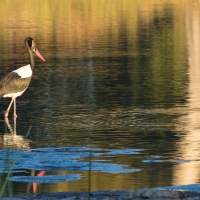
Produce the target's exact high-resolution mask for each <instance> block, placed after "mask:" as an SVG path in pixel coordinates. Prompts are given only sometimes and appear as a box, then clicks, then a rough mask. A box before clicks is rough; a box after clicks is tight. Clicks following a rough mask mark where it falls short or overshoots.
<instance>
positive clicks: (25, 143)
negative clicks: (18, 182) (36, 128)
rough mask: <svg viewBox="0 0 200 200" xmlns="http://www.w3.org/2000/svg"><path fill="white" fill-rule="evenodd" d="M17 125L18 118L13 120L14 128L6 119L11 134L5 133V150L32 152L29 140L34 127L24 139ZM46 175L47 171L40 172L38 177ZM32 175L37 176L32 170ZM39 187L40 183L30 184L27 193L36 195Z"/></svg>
mask: <svg viewBox="0 0 200 200" xmlns="http://www.w3.org/2000/svg"><path fill="white" fill-rule="evenodd" d="M16 124H17V119H16V117H14V118H13V127H12V126H11V124H10V122H9V119H8V118H5V125H6V127H7V129H8V130H9V132H10V133H6V132H7V131H5V134H4V138H3V140H4V145H3V148H4V149H20V150H29V151H30V150H31V148H30V141H29V140H28V139H27V138H28V136H29V134H30V132H31V128H32V126H29V128H28V131H27V133H26V136H25V137H23V136H21V135H17V133H16ZM28 171H29V170H28ZM28 171H27V170H26V171H25V173H30V171H29V172H28ZM45 173H46V172H45V171H40V172H38V173H37V176H43V175H45ZM30 175H31V176H35V170H31V173H30ZM37 186H38V183H36V182H33V183H28V186H27V193H32V192H31V191H33V193H34V194H36V193H37V188H38V187H37Z"/></svg>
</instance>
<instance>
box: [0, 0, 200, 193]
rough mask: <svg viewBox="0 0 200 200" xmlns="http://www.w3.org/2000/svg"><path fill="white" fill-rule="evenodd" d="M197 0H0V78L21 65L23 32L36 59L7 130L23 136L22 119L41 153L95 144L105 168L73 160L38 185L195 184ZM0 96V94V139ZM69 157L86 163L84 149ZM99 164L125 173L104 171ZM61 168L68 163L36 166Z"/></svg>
mask: <svg viewBox="0 0 200 200" xmlns="http://www.w3.org/2000/svg"><path fill="white" fill-rule="evenodd" d="M199 4H200V3H199V1H195V3H194V2H193V1H189V0H188V1H187V0H185V1H172V0H164V1H162V2H161V1H159V0H153V1H132V0H123V1H122V0H116V1H106V0H99V1H92V0H84V1H82V0H73V1H70V0H69V1H68V0H66V1H58V2H57V3H55V1H51V0H48V1H47V0H44V1H39V0H35V1H34V2H33V1H25V0H21V1H17V0H13V1H12V2H11V1H7V0H2V1H1V2H0V10H1V12H0V28H1V34H0V54H1V56H0V64H1V65H0V66H1V67H0V77H2V76H4V75H5V74H6V73H8V72H10V71H12V70H14V69H16V68H18V67H20V66H23V65H24V64H27V62H28V55H27V52H26V49H25V47H24V43H23V41H24V39H25V38H26V37H27V36H31V37H33V38H34V40H35V42H36V44H37V47H38V49H39V50H40V52H41V54H42V55H43V56H44V58H45V59H46V62H42V61H40V60H39V59H37V58H35V62H36V64H35V65H36V66H35V69H34V75H33V78H32V81H31V84H30V86H29V88H28V89H27V91H26V92H25V93H24V94H23V95H22V96H21V97H19V98H18V99H17V114H18V118H17V122H16V132H17V135H18V136H19V137H21V140H23V137H22V136H25V135H26V133H27V130H28V128H29V127H30V126H31V127H32V129H31V132H30V134H29V136H28V140H27V141H26V144H27V149H29V150H34V151H40V150H41V151H42V152H44V151H45V152H47V153H49V151H50V150H51V151H52V148H65V150H64V151H66V153H67V152H68V153H69V152H71V153H70V155H75V153H77V152H79V150H78V151H77V149H76V148H81V149H82V150H83V149H85V148H86V149H87V148H88V149H87V150H86V151H85V150H84V151H83V152H91V151H94V152H96V153H97V154H95V155H92V160H97V161H99V162H100V161H101V162H100V163H101V164H102V166H104V167H105V170H100V168H101V166H100V168H98V166H96V168H94V169H92V171H91V173H89V172H88V170H87V169H85V168H81V169H80V170H79V171H78V174H79V175H80V177H79V178H78V179H77V180H74V179H72V180H71V181H67V182H61V183H41V184H40V185H39V186H38V187H39V189H38V190H39V192H60V191H88V189H89V188H90V190H135V189H138V188H141V187H156V186H169V185H178V184H190V183H199V181H200V174H199V173H200V162H199V160H200V149H199V145H200V139H199V134H200V122H199V117H200V78H199V76H200V57H199V54H200V36H199V30H200V5H199ZM9 101H10V100H9V99H1V100H0V109H1V113H2V114H1V121H0V132H1V134H2V136H1V143H3V142H2V141H3V140H5V137H6V136H5V134H4V133H5V132H6V131H5V123H4V117H3V111H5V110H6V108H7V106H8V104H9ZM11 114H12V113H10V116H9V118H10V123H11V125H13V124H12V123H13V122H12V115H11ZM21 140H19V143H21ZM2 148H3V147H2ZM68 148H72V149H73V151H69V149H68ZM74 149H75V150H74ZM82 150H81V151H82ZM117 150H119V152H118V153H114V154H113V152H112V151H117ZM53 151H55V152H59V151H58V149H55V150H53ZM55 152H54V153H55ZM98 152H100V154H99V153H98ZM102 152H103V153H102ZM108 152H109V153H108ZM55 154H56V153H55ZM31 155H32V154H31ZM56 155H57V154H56ZM48 156H49V157H48V160H51V155H48ZM59 156H63V154H62V155H58V157H59ZM93 156H94V157H93ZM44 157H45V156H43V157H42V158H41V159H44ZM33 158H34V159H33V160H35V159H37V158H36V157H33ZM76 158H77V159H78V160H79V161H80V160H83V161H88V160H89V158H90V161H91V155H90V156H88V157H87V156H85V154H84V155H82V156H81V157H76ZM70 159H71V158H70ZM23 162H24V161H23V160H22V163H23ZM46 162H47V161H46ZM103 162H104V163H108V162H109V163H111V164H112V167H114V166H116V164H118V165H119V166H120V167H122V168H123V169H130V171H128V172H127V171H123V170H122V171H120V170H119V169H118V170H119V171H118V173H112V170H111V171H109V170H107V167H108V166H107V165H103ZM76 164H77V163H76ZM123 165H124V167H123ZM77 166H79V165H78V164H77ZM109 166H110V165H109ZM122 168H120V169H122ZM113 169H114V168H113ZM131 169H135V170H132V171H131ZM62 174H65V175H67V174H77V171H76V170H74V171H73V169H72V170H70V171H68V170H67V168H66V170H63V168H62V170H59V171H56V172H52V171H51V172H50V171H49V172H48V171H47V172H46V175H62ZM79 175H78V176H79ZM27 187H28V186H27V183H21V182H14V193H25V192H26V191H27Z"/></svg>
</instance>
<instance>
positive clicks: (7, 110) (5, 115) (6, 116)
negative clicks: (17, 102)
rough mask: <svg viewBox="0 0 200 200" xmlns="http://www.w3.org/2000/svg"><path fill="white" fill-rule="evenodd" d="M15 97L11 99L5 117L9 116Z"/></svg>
mask: <svg viewBox="0 0 200 200" xmlns="http://www.w3.org/2000/svg"><path fill="white" fill-rule="evenodd" d="M14 99H15V98H12V100H11V102H10V104H9V106H8V108H7V110H6V112H5V118H7V117H8V113H9V111H10V107H11V106H12V103H13V101H14Z"/></svg>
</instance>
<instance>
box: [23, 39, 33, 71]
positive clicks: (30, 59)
mask: <svg viewBox="0 0 200 200" xmlns="http://www.w3.org/2000/svg"><path fill="white" fill-rule="evenodd" d="M25 45H26V48H27V50H28V54H29V62H30V65H31V69H32V70H33V69H34V66H35V62H34V57H33V52H32V50H31V48H30V46H29V44H28V41H27V40H25Z"/></svg>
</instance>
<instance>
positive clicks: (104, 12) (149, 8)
mask: <svg viewBox="0 0 200 200" xmlns="http://www.w3.org/2000/svg"><path fill="white" fill-rule="evenodd" d="M199 4H200V3H199V1H195V2H194V1H190V0H184V1H183V0H178V1H173V0H163V1H160V0H153V1H142V0H137V1H132V0H116V1H107V0H98V1H93V0H83V1H80V0H73V1H70V0H66V1H58V2H56V3H55V1H53V0H44V1H40V0H34V1H27V0H21V1H18V0H12V1H9V0H2V1H0V30H1V34H0V44H1V45H0V50H1V52H2V53H1V56H0V63H3V65H2V67H1V69H4V68H6V70H8V71H10V69H13V68H14V64H13V63H14V61H13V60H14V59H20V61H22V58H19V55H20V56H21V54H22V57H23V58H24V57H26V56H25V55H24V52H25V50H24V47H23V40H24V38H26V37H27V36H32V37H33V38H34V39H35V40H36V43H37V44H38V45H39V47H40V50H41V47H42V50H41V52H42V54H43V55H44V57H45V58H46V60H47V63H45V64H44V66H45V65H46V66H47V65H49V63H50V62H51V59H52V57H53V58H56V59H60V58H66V57H67V58H83V57H94V56H98V57H101V56H102V57H110V56H119V57H120V56H123V55H128V56H133V57H137V55H138V54H142V53H143V51H142V50H141V47H140V46H139V45H138V38H140V39H141V40H142V39H143V38H146V37H147V36H149V35H151V34H152V32H153V35H152V36H151V38H152V41H153V42H152V46H153V47H152V48H151V49H150V52H148V51H145V53H146V54H150V53H151V59H150V61H149V64H150V79H151V83H153V84H155V87H154V90H153V91H152V96H153V97H159V95H160V91H162V90H163V89H162V87H161V85H162V84H164V83H165V82H169V83H171V82H172V83H173V87H174V88H181V87H182V85H183V83H184V80H185V77H180V82H177V81H174V80H176V79H178V78H179V73H177V71H178V70H180V72H184V71H186V72H187V73H188V77H189V80H190V82H189V85H188V99H189V103H188V106H189V112H188V115H187V116H183V117H180V118H179V119H178V120H179V123H177V124H181V125H182V124H184V125H185V126H184V128H182V127H180V126H179V125H176V129H177V131H180V129H181V131H184V133H186V134H185V135H184V136H183V137H182V138H181V139H180V141H179V142H177V148H176V152H175V153H176V154H177V155H180V158H182V159H187V158H188V159H190V160H191V159H192V160H195V159H196V158H198V156H199V153H198V151H196V149H198V147H199V142H198V138H199V136H198V135H199V123H198V119H199V117H200V115H199V111H197V109H199V102H200V101H199V100H200V96H199V85H200V82H199V80H200V79H199V74H200V71H199V69H200V66H199V63H200V59H199V53H200V50H199V49H200V44H199V29H200V26H199V24H200V22H199V13H200V10H199V9H200V5H199ZM193 8H195V10H194V9H193ZM163 16H172V17H171V18H172V19H171V18H170V17H169V18H167V17H166V18H164V17H163ZM167 19H168V20H171V26H170V27H165V28H163V29H161V33H158V32H156V31H155V32H154V31H153V28H154V26H153V25H155V26H156V24H157V23H158V21H162V20H167ZM158 25H160V24H159V23H158ZM191 30H192V31H191ZM124 35H125V36H126V38H127V41H126V42H124V43H121V41H120V39H121V38H122V37H123V36H124ZM142 36H143V37H142ZM186 42H187V47H186V46H185V44H186ZM54 46H56V50H54ZM15 49H17V50H18V51H19V52H16V51H15ZM116 49H118V51H116ZM124 49H126V51H125V50H124ZM43 52H44V53H43ZM171 52H173V53H171ZM186 52H187V53H188V55H187V56H188V58H187V59H188V62H189V68H188V69H185V68H184V67H183V65H182V62H181V58H182V56H183V55H186V54H187V53H186ZM166 54H168V55H169V58H168V60H169V62H172V63H173V66H175V67H174V68H173V69H172V70H171V71H170V72H171V74H170V76H169V77H170V78H171V79H170V80H167V78H166V73H167V72H168V71H167V70H166V71H163V68H159V66H163V65H166V66H168V65H167V64H168V63H165V62H164V59H163V58H164V57H165V56H166ZM9 58H13V60H9ZM136 60H137V58H136ZM7 61H8V62H7ZM5 63H6V64H5ZM138 63H139V61H138V62H136V65H137V64H138ZM9 64H10V65H9ZM38 65H40V64H38ZM10 66H11V67H10ZM54 67H55V66H54ZM138 67H142V66H138ZM41 70H44V69H41ZM48 70H49V71H53V70H54V68H53V67H52V66H51V68H49V69H48ZM187 70H188V71H187ZM91 71H92V70H91ZM91 71H90V72H91ZM61 72H62V71H61ZM104 72H105V71H104ZM69 73H70V75H71V76H74V74H75V73H77V71H75V72H74V71H73V72H72V71H71V72H69ZM85 73H87V72H85ZM91 73H92V72H91ZM95 73H96V74H101V73H102V71H101V69H99V70H98V69H97V70H96V72H95ZM105 73H110V74H112V69H107V71H106V72H105ZM0 75H3V74H2V72H0ZM115 75H116V74H115ZM147 75H148V74H147ZM66 76H69V74H68V75H66ZM113 76H114V75H113ZM117 76H118V75H116V77H117ZM131 76H132V80H135V79H136V78H138V76H135V74H134V73H132V74H131ZM177 77H178V78H177ZM132 88H134V89H135V91H136V92H135V95H138V94H137V92H138V89H137V88H135V86H134V85H132ZM45 89H47V91H49V90H50V89H49V88H48V87H47V88H45ZM171 92H172V93H173V92H174V91H173V90H172V91H171ZM176 92H177V91H176ZM178 92H180V93H181V92H182V93H184V92H183V91H178ZM174 93H175V92H174ZM163 98H165V97H163ZM179 105H180V104H179V103H177V106H179ZM181 109H182V108H181ZM187 109H188V108H187ZM187 109H186V111H188V110H187ZM177 110H179V109H177ZM177 110H176V111H177ZM179 111H180V112H184V113H185V110H183V111H182V110H179ZM159 112H160V111H159ZM163 112H165V113H166V112H174V110H173V111H169V110H164V111H163ZM48 117H49V116H48ZM186 121H187V123H185V122H186ZM183 129H184V130H183ZM196 152H197V153H196ZM172 171H173V175H172V176H173V177H174V178H172V179H171V180H167V181H166V180H162V181H160V182H159V180H157V181H158V183H159V184H160V186H162V185H170V184H188V183H194V182H197V180H198V174H199V167H198V163H196V162H189V163H181V164H177V165H176V166H174V168H173V169H172ZM84 173H87V172H84ZM142 173H143V172H142ZM142 173H138V174H139V175H136V177H137V178H136V180H133V182H135V184H133V185H131V184H130V182H128V181H127V183H126V181H125V180H128V179H129V176H130V175H129V174H126V175H121V174H118V175H115V178H114V183H113V177H112V175H107V176H106V178H105V177H104V176H102V174H101V173H98V172H94V173H92V188H91V190H102V189H127V190H128V189H136V188H138V187H140V186H143V185H142V184H141V185H139V184H137V182H139V183H141V182H144V183H145V184H146V185H145V187H148V186H151V183H149V182H152V180H151V178H152V177H151V176H147V175H146V176H143V174H144V173H143V174H142ZM156 174H157V173H156V172H154V175H155V176H156ZM187 174H188V176H187ZM133 177H134V175H132V178H133ZM163 179H164V178H163ZM166 179H167V178H166ZM82 181H83V182H82ZM85 182H87V183H88V180H87V179H85V180H81V181H80V184H79V186H80V185H85ZM105 182H106V183H108V184H106V185H104V183H105ZM109 185H111V186H109ZM50 187H51V186H50ZM53 188H54V191H63V190H64V191H66V190H69V191H76V190H77V185H76V183H74V185H71V183H60V184H56V185H53ZM79 189H80V191H81V190H82V191H85V190H86V191H87V189H88V188H86V187H83V188H79ZM52 190H53V189H52Z"/></svg>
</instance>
